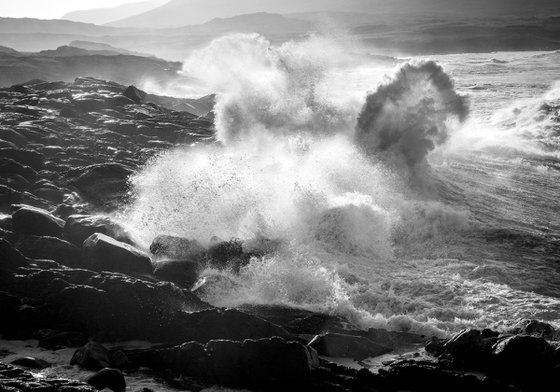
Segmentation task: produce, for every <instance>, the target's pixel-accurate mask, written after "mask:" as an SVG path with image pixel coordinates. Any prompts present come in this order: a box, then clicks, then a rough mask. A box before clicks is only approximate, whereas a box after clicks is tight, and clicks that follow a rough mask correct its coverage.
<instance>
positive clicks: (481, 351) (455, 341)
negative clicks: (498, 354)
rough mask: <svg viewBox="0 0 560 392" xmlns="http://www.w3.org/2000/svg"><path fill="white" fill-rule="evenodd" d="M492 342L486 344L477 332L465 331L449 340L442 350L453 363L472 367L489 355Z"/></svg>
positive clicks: (473, 330)
mask: <svg viewBox="0 0 560 392" xmlns="http://www.w3.org/2000/svg"><path fill="white" fill-rule="evenodd" d="M494 342H495V341H491V342H488V343H486V342H485V341H484V340H483V338H482V334H481V332H480V331H479V330H476V329H466V330H463V331H461V332H459V333H458V334H456V335H455V336H453V337H452V338H451V339H449V340H448V341H447V342H446V343H445V344H444V345H443V348H444V350H445V352H446V353H448V354H450V355H451V357H452V358H453V360H454V361H456V362H459V363H463V364H467V365H472V364H476V363H479V362H480V361H484V360H485V359H486V358H484V356H485V355H488V354H490V351H491V348H492V344H493V343H494Z"/></svg>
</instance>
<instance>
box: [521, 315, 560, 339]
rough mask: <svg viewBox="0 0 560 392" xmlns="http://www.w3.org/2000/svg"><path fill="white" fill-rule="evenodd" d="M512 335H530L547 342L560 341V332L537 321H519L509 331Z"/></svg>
mask: <svg viewBox="0 0 560 392" xmlns="http://www.w3.org/2000/svg"><path fill="white" fill-rule="evenodd" d="M510 332H511V333H513V334H524V335H531V336H535V337H539V338H544V339H547V340H558V339H560V331H558V330H556V329H555V328H554V327H553V326H552V325H550V324H548V323H545V322H542V321H538V320H527V319H526V320H521V321H520V322H519V323H517V325H516V326H515V327H513V328H512V329H511V331H510Z"/></svg>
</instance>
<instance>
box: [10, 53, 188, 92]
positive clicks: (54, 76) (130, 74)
mask: <svg viewBox="0 0 560 392" xmlns="http://www.w3.org/2000/svg"><path fill="white" fill-rule="evenodd" d="M16 53H17V52H16ZM180 69H181V63H177V62H169V61H165V60H161V59H157V58H148V57H140V56H130V55H121V54H113V55H109V56H107V55H100V54H95V53H92V52H89V51H87V50H84V49H79V48H70V47H65V48H64V47H63V48H59V49H57V50H56V51H45V52H42V53H32V54H17V55H14V54H11V53H3V52H0V86H11V85H14V84H17V83H23V82H26V81H28V80H31V79H40V80H46V81H57V80H63V81H72V80H74V79H75V78H77V77H81V76H93V77H96V78H100V79H107V80H113V81H116V82H118V83H122V84H136V85H140V84H141V83H142V82H144V81H145V80H147V79H150V80H152V81H153V82H155V83H172V82H173V81H176V80H177V79H178V78H179V77H180V76H179V75H178V74H177V72H178V71H179V70H180Z"/></svg>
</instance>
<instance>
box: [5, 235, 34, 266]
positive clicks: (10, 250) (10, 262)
mask: <svg viewBox="0 0 560 392" xmlns="http://www.w3.org/2000/svg"><path fill="white" fill-rule="evenodd" d="M28 264H29V263H28V261H27V259H26V257H25V256H24V255H23V254H22V253H21V252H20V251H18V250H17V249H15V248H14V247H12V245H11V244H10V243H9V242H8V241H6V240H5V239H0V272H1V271H14V270H16V269H17V268H19V267H25V266H27V265H28Z"/></svg>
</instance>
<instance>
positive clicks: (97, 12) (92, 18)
mask: <svg viewBox="0 0 560 392" xmlns="http://www.w3.org/2000/svg"><path fill="white" fill-rule="evenodd" d="M165 1H166V0H163V1H162V0H159V1H141V2H136V3H128V4H122V5H119V6H116V7H107V8H95V9H91V10H80V11H73V12H69V13H67V14H65V15H64V16H63V17H62V19H68V20H73V21H76V22H85V23H94V24H98V25H102V24H105V23H109V22H113V21H116V20H120V19H123V18H128V17H129V16H133V15H138V14H141V13H143V12H146V11H149V10H151V9H153V8H156V7H158V6H160V5H161V4H163V3H164V2H165Z"/></svg>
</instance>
